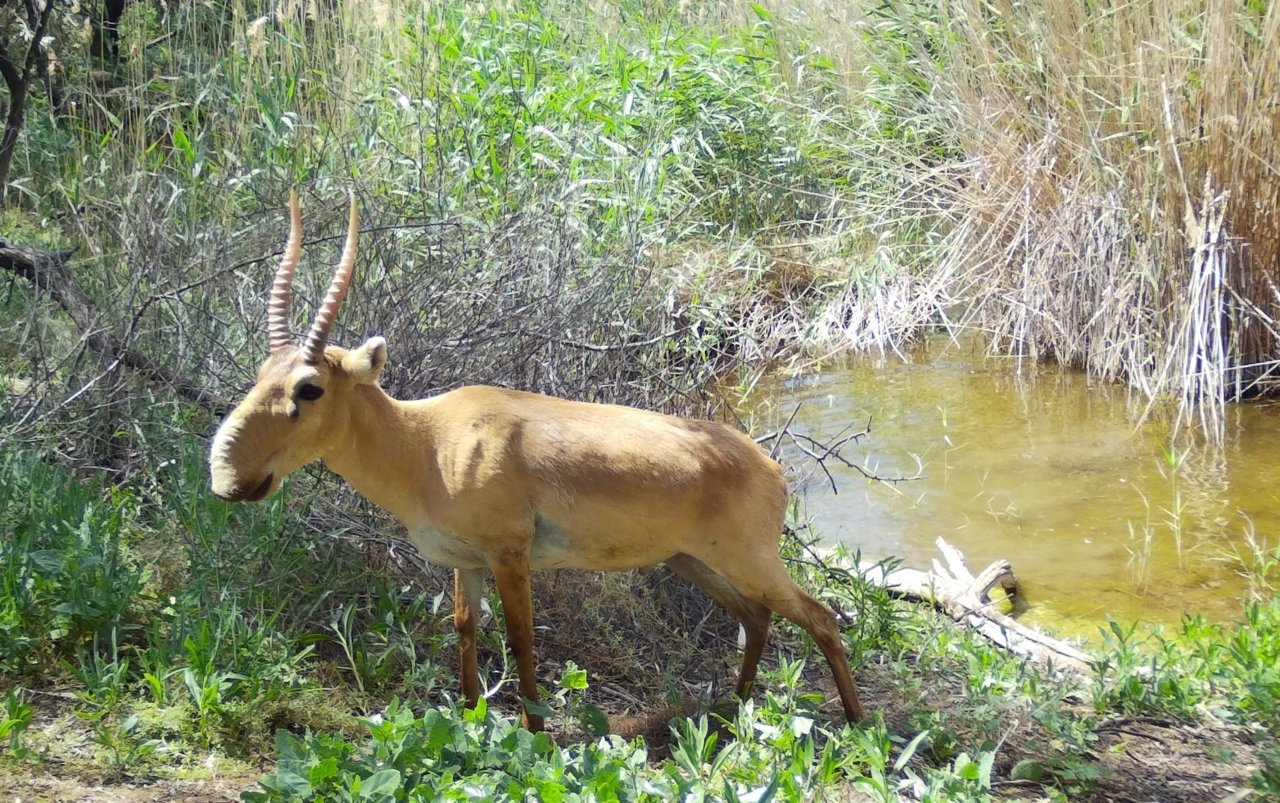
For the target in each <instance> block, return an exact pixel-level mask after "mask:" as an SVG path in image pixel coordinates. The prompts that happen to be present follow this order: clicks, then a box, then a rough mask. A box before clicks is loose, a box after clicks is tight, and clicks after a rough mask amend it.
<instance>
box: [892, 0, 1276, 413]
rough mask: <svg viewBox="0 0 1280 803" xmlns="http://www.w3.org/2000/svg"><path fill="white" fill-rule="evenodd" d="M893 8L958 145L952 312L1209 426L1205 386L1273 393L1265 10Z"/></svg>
mask: <svg viewBox="0 0 1280 803" xmlns="http://www.w3.org/2000/svg"><path fill="white" fill-rule="evenodd" d="M935 14H936V15H937V20H938V21H937V24H936V25H933V24H932V19H931V18H932V17H933V16H934V15H935ZM899 19H900V20H901V19H906V20H909V22H908V24H907V25H908V27H909V28H910V33H908V34H907V36H908V37H909V38H910V39H911V41H912V44H913V48H914V53H915V56H916V60H915V63H916V64H917V65H919V67H920V69H921V70H922V72H923V73H924V74H925V75H927V76H928V78H929V80H930V82H931V85H932V94H931V101H932V103H933V104H934V106H935V108H936V109H937V110H938V112H939V113H941V114H943V115H945V118H946V119H947V120H949V121H950V129H951V131H952V132H953V142H954V145H955V148H956V150H957V151H958V152H959V153H960V154H961V155H962V162H961V164H962V167H963V171H962V173H961V175H960V180H957V181H953V182H950V183H946V184H943V185H942V186H941V189H942V190H943V191H944V192H945V193H946V195H947V200H948V202H949V205H950V211H949V217H950V221H949V223H948V226H949V234H948V248H947V250H946V251H945V257H944V258H943V259H942V260H941V262H940V264H939V266H938V271H939V273H940V274H941V275H943V276H945V277H947V281H948V283H949V285H950V286H951V287H952V288H954V289H953V292H954V294H955V296H956V297H957V298H958V299H961V300H962V301H963V302H964V305H965V307H966V316H965V320H966V321H967V322H968V323H970V324H972V325H974V326H977V327H979V328H981V329H983V330H985V331H987V332H989V333H990V334H991V336H992V337H993V340H994V342H995V343H996V344H999V345H1001V346H1004V347H1009V348H1014V349H1018V350H1025V351H1029V352H1031V353H1035V354H1041V355H1045V356H1050V357H1054V358H1056V359H1058V360H1060V361H1063V362H1065V363H1069V364H1073V365H1078V366H1081V367H1083V368H1086V369H1088V370H1089V371H1090V372H1091V373H1093V374H1095V375H1098V376H1100V377H1104V378H1108V379H1124V380H1127V381H1128V382H1129V383H1131V385H1132V386H1134V387H1135V388H1137V389H1139V390H1140V391H1141V392H1142V393H1143V394H1145V396H1146V397H1148V398H1149V399H1152V400H1159V399H1170V400H1175V401H1177V402H1179V403H1180V404H1179V409H1180V410H1181V411H1182V412H1183V414H1184V419H1185V418H1187V417H1190V418H1195V419H1198V420H1199V422H1200V423H1201V424H1202V425H1203V426H1204V428H1205V429H1206V430H1207V431H1208V432H1209V433H1211V434H1212V433H1214V432H1218V431H1219V430H1220V428H1221V426H1222V408H1221V405H1222V403H1223V402H1224V401H1227V400H1235V399H1241V398H1245V397H1248V396H1251V395H1255V394H1258V393H1260V392H1264V391H1268V390H1273V389H1274V387H1275V377H1276V371H1277V368H1278V367H1280V324H1278V323H1277V318H1278V317H1280V312H1278V311H1280V288H1278V287H1277V285H1276V280H1277V277H1278V276H1280V206H1278V203H1277V201H1278V200H1280V196H1278V193H1280V181H1277V179H1278V178H1280V175H1278V173H1280V139H1278V138H1277V131H1278V129H1280V103H1277V90H1278V88H1280V83H1278V79H1280V8H1277V6H1276V5H1275V4H1272V3H1257V2H1247V1H1246V0H1240V1H1239V2H1237V1H1236V0H1211V2H1203V0H1193V1H1188V0H1158V2H1153V3H1125V2H1112V1H1111V0H1102V1H1101V2H1088V3H1060V2H1047V1H1046V2H1041V0H1031V2H1012V0H993V1H992V2H986V1H985V0H984V1H983V2H979V1H978V0H939V1H938V2H937V4H936V6H935V5H933V4H928V3H926V4H921V5H918V6H915V7H914V8H913V9H912V12H911V13H909V14H908V15H906V16H905V17H900V18H899ZM921 20H930V27H928V28H925V27H924V26H922V25H919V24H917V23H919V22H920V21H921ZM944 32H945V33H944Z"/></svg>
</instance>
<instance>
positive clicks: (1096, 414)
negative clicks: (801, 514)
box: [751, 339, 1280, 636]
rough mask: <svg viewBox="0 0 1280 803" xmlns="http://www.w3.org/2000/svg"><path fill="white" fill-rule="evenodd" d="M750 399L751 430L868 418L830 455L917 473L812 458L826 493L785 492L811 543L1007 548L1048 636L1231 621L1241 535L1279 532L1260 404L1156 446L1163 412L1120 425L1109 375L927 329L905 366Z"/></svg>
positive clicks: (1269, 436) (1270, 421)
mask: <svg viewBox="0 0 1280 803" xmlns="http://www.w3.org/2000/svg"><path fill="white" fill-rule="evenodd" d="M751 398H752V404H751V407H752V414H753V415H754V416H755V417H756V419H757V420H756V421H755V422H754V428H755V429H756V430H757V431H762V430H764V429H765V428H766V427H768V426H775V427H776V426H778V425H780V424H781V423H782V422H784V421H785V420H786V419H787V418H788V417H789V416H790V415H791V414H792V412H793V411H794V410H795V408H796V405H797V404H798V405H800V407H799V412H798V413H797V414H796V418H795V422H794V423H793V425H792V426H793V427H794V428H796V429H798V430H799V431H802V432H805V433H807V434H810V435H813V436H815V437H818V438H822V439H826V438H830V437H832V436H834V435H836V434H838V433H839V432H841V430H843V429H845V428H846V427H850V426H851V427H853V428H854V429H861V428H862V427H863V425H865V423H866V422H867V420H868V419H870V420H871V432H870V434H869V435H868V436H866V437H865V438H864V439H863V440H862V441H860V442H859V443H857V444H850V445H849V446H847V447H846V448H845V449H844V454H845V456H846V457H847V458H849V459H851V460H852V461H853V462H856V463H859V464H862V465H864V467H866V468H867V469H868V470H870V471H872V472H874V473H875V474H877V475H879V476H882V477H912V476H915V475H917V474H920V475H921V476H920V478H919V479H914V480H910V481H904V482H900V483H896V484H887V483H880V482H868V481H866V480H865V479H863V478H862V477H861V475H859V474H857V473H856V472H854V471H853V470H850V469H847V468H843V467H840V466H834V465H829V467H830V468H831V470H832V473H833V475H834V476H835V481H836V485H837V488H838V492H837V493H833V492H832V489H831V486H830V483H829V482H828V481H827V479H826V477H825V476H823V475H822V474H821V473H820V472H819V473H817V474H815V475H813V476H811V477H810V478H809V479H808V481H807V482H806V483H805V484H804V491H803V494H802V498H803V501H804V505H805V508H806V512H807V513H808V515H809V516H810V517H811V519H812V521H813V524H814V526H815V527H816V528H817V529H818V531H819V532H820V533H821V534H822V535H823V536H824V538H825V539H827V540H830V541H836V542H841V543H844V544H847V545H849V546H850V547H851V548H856V549H860V550H861V551H862V554H863V555H864V556H865V557H866V558H870V559H872V560H877V559H880V558H885V557H889V556H896V557H898V558H901V559H902V561H903V562H904V563H905V565H909V566H914V567H917V568H927V567H928V566H929V561H930V560H931V559H932V558H934V557H938V552H937V549H936V547H935V546H934V539H936V538H937V537H938V536H942V537H943V538H946V539H947V540H948V541H950V542H951V543H953V544H955V545H956V546H957V547H959V548H960V549H961V551H963V552H964V553H965V555H966V557H967V558H968V563H969V567H970V569H972V570H973V571H974V572H977V571H978V570H980V569H982V568H984V567H985V566H986V565H987V564H988V563H989V562H990V561H992V560H995V559H997V558H1007V559H1008V560H1010V561H1011V562H1012V563H1013V569H1014V572H1015V574H1016V575H1017V576H1018V578H1019V580H1020V581H1021V583H1022V585H1023V589H1024V592H1025V593H1026V595H1027V597H1028V601H1029V603H1030V605H1031V609H1030V610H1029V611H1028V612H1027V613H1026V614H1025V615H1024V621H1030V622H1032V623H1038V624H1044V625H1049V626H1050V627H1052V628H1053V629H1055V630H1057V631H1058V632H1060V633H1068V634H1075V635H1082V636H1093V635H1096V634H1097V630H1098V627H1099V626H1100V625H1101V624H1104V623H1105V621H1106V620H1107V618H1108V617H1113V618H1115V619H1117V620H1120V621H1122V622H1128V621H1133V620H1141V621H1149V622H1151V621H1153V622H1164V623H1176V622H1178V621H1179V619H1180V618H1181V616H1182V614H1183V613H1184V612H1201V613H1204V614H1205V615H1206V616H1207V617H1209V618H1211V619H1226V618H1231V617H1233V616H1235V615H1237V614H1238V613H1239V611H1240V610H1241V602H1242V600H1244V599H1246V598H1247V596H1248V593H1249V582H1248V580H1247V577H1246V575H1247V571H1246V570H1245V569H1246V566H1248V565H1249V564H1250V563H1251V561H1252V556H1253V554H1254V548H1255V547H1257V546H1263V547H1266V546H1267V545H1269V547H1270V549H1272V550H1274V549H1275V548H1276V544H1277V539H1278V537H1280V488H1278V487H1277V482H1276V480H1277V479H1280V472H1277V470H1276V467H1275V466H1276V456H1277V455H1280V412H1278V411H1276V410H1274V409H1271V410H1268V409H1266V408H1263V407H1254V406H1243V405H1242V406H1236V407H1234V408H1231V409H1230V412H1229V416H1230V421H1229V423H1228V428H1227V429H1228V438H1227V442H1226V444H1225V446H1224V447H1223V448H1218V449H1207V448H1203V447H1200V448H1190V447H1179V448H1178V449H1172V448H1171V446H1170V427H1169V424H1168V423H1167V422H1164V421H1160V420H1155V417H1152V419H1150V420H1148V421H1147V422H1146V423H1144V424H1135V423H1134V422H1135V421H1136V420H1138V418H1139V417H1140V416H1139V415H1137V413H1138V412H1139V411H1140V408H1135V407H1134V405H1135V404H1138V402H1137V401H1134V400H1130V398H1129V396H1128V394H1127V392H1126V390H1125V388H1123V387H1116V386H1109V385H1105V384H1100V383H1097V382H1093V381H1090V380H1089V379H1088V378H1087V377H1086V376H1085V375H1084V374H1082V373H1080V372H1078V371H1073V370H1069V369H1064V368H1061V367H1057V366H1053V365H1045V364H1037V363H1035V362H1034V361H1032V360H1028V359H1025V358H1016V357H992V356H987V355H985V354H984V353H983V352H982V350H981V349H978V348H972V347H963V346H959V345H955V344H952V343H950V342H949V341H946V340H942V339H939V340H935V341H933V342H931V343H930V345H929V347H928V348H927V349H922V350H920V351H919V352H917V353H913V354H910V355H908V357H907V359H906V360H905V361H904V360H903V359H901V358H899V357H896V356H895V357H891V358H884V359H866V358H863V359H858V360H856V361H853V362H849V363H848V364H845V365H843V366H841V367H840V368H839V369H837V370H826V371H823V372H821V373H816V374H813V375H808V376H804V377H802V378H797V379H786V380H781V379H779V380H772V381H769V382H766V383H762V384H761V385H760V386H758V387H757V388H756V389H755V391H754V392H753V393H752V396H751ZM761 400H766V401H764V402H763V403H762V402H761ZM829 462H830V461H829Z"/></svg>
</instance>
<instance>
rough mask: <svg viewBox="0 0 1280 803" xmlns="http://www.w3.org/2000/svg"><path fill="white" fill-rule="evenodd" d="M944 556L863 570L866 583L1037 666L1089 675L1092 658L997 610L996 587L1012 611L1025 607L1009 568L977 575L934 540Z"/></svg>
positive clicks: (1003, 563) (1005, 564) (1002, 564)
mask: <svg viewBox="0 0 1280 803" xmlns="http://www.w3.org/2000/svg"><path fill="white" fill-rule="evenodd" d="M935 543H937V545H938V549H939V550H940V551H941V552H942V555H943V558H944V559H945V560H946V566H943V565H942V564H941V563H940V562H939V561H938V560H937V559H936V558H935V559H934V560H933V571H927V572H926V571H921V570H919V569H894V570H892V571H890V572H888V573H886V572H885V571H883V570H882V569H880V568H879V567H876V568H875V569H873V570H872V571H870V572H868V573H867V574H866V578H867V581H868V582H871V583H874V584H875V585H878V586H881V587H883V588H885V589H887V590H888V591H889V592H890V593H893V594H895V595H897V596H901V597H904V598H906V599H911V600H916V601H920V602H928V603H929V604H931V605H933V606H935V607H937V608H938V609H939V610H941V611H943V612H944V613H946V614H947V615H948V616H950V617H951V618H952V619H955V620H956V621H957V622H960V623H962V624H964V625H967V626H969V627H971V628H973V629H974V630H976V631H977V632H978V633H981V634H982V635H983V636H985V637H986V638H988V639H990V640H991V641H992V642H994V643H995V644H997V645H999V646H1000V647H1003V648H1005V649H1007V650H1010V651H1011V652H1014V653H1017V654H1018V655H1024V656H1026V657H1028V658H1030V659H1031V660H1033V661H1035V662H1036V663H1038V664H1041V665H1046V666H1049V665H1051V666H1053V667H1056V668H1065V669H1070V670H1073V671H1076V672H1081V673H1087V672H1088V671H1089V664H1090V662H1092V660H1093V658H1092V657H1090V656H1089V655H1088V654H1087V653H1085V652H1082V651H1080V650H1078V649H1076V648H1075V647H1073V646H1071V645H1070V644H1067V643H1066V642H1064V641H1060V640H1058V639H1055V638H1051V637H1049V636H1046V635H1045V634H1044V633H1041V632H1040V631H1038V630H1035V629H1033V628H1030V627H1028V626H1026V625H1024V624H1021V623H1020V622H1018V621H1017V620H1016V619H1014V618H1013V617H1012V616H1010V615H1008V614H1005V613H1003V612H1001V611H999V610H997V609H996V606H997V604H998V603H997V602H993V601H992V599H991V591H992V589H994V588H995V587H996V586H997V585H999V586H1000V587H1001V588H1002V589H1003V590H1004V592H1005V595H1006V596H1007V597H1008V598H1009V599H1010V600H1011V601H1012V602H1013V606H1014V610H1015V611H1019V610H1022V609H1024V608H1025V604H1024V602H1023V600H1022V599H1021V596H1020V590H1019V588H1018V581H1017V579H1016V578H1015V577H1014V576H1013V567H1012V566H1011V565H1010V564H1009V561H1007V560H998V561H996V562H995V563H993V564H991V565H990V566H988V567H987V568H985V569H983V570H982V571H981V572H979V573H978V575H977V576H976V577H975V576H974V575H973V573H972V572H970V571H969V567H968V566H967V565H965V561H964V555H962V554H961V553H960V550H958V549H956V548H955V547H954V546H952V545H951V544H949V543H947V542H946V541H945V540H943V539H942V538H939V539H937V541H936V542H935Z"/></svg>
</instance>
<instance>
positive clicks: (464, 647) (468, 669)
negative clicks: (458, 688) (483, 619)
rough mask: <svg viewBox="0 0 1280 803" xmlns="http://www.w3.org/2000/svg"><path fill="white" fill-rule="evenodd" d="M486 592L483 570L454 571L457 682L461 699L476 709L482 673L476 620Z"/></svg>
mask: <svg viewBox="0 0 1280 803" xmlns="http://www.w3.org/2000/svg"><path fill="white" fill-rule="evenodd" d="M483 591H484V570H483V569H454V570H453V626H454V628H455V629H456V630H457V631H458V680H459V681H460V682H461V683H462V696H464V697H466V698H467V704H468V705H471V706H474V705H475V704H476V703H477V702H479V701H480V670H479V668H478V667H477V666H476V616H478V615H479V613H480V595H481V593H483Z"/></svg>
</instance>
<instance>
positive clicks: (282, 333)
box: [267, 190, 302, 351]
mask: <svg viewBox="0 0 1280 803" xmlns="http://www.w3.org/2000/svg"><path fill="white" fill-rule="evenodd" d="M301 257H302V210H300V209H299V208H298V191H297V190H290V191H289V240H288V242H286V243H285V246H284V256H283V257H281V258H280V267H278V268H276V278H275V281H273V282H272V283H271V297H270V300H269V301H268V302H267V336H268V338H269V339H270V341H271V350H272V351H279V350H280V349H283V348H288V347H289V346H292V345H293V332H291V331H290V330H289V309H290V307H292V306H293V277H294V276H296V275H297V274H298V261H299V259H301Z"/></svg>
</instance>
